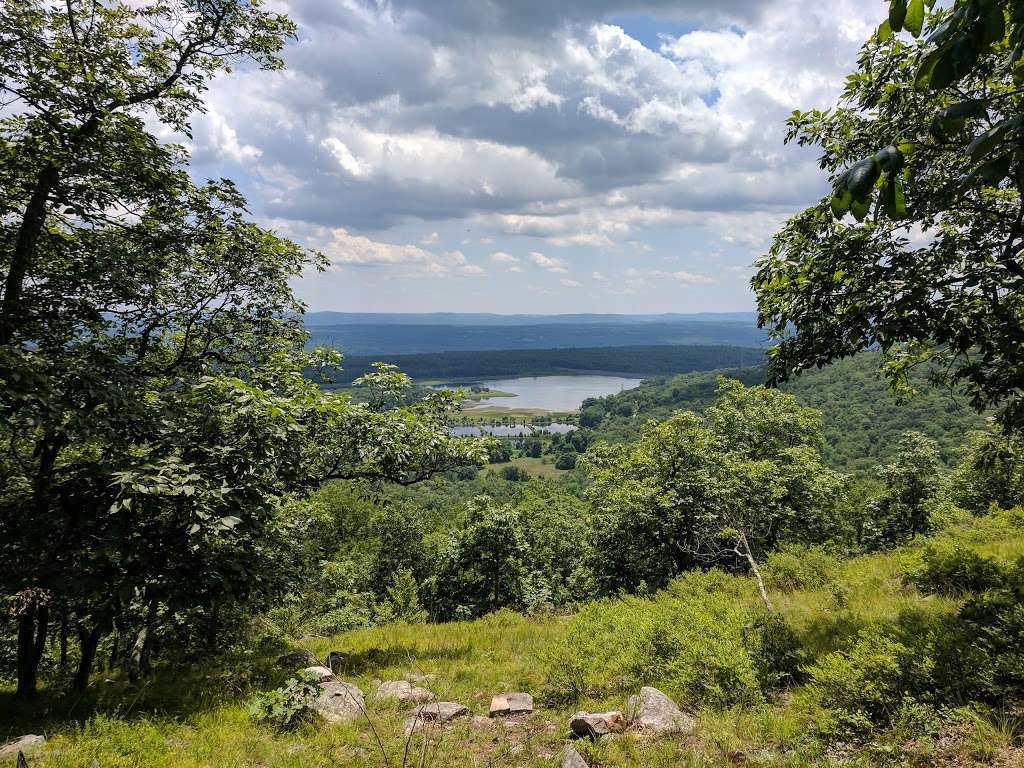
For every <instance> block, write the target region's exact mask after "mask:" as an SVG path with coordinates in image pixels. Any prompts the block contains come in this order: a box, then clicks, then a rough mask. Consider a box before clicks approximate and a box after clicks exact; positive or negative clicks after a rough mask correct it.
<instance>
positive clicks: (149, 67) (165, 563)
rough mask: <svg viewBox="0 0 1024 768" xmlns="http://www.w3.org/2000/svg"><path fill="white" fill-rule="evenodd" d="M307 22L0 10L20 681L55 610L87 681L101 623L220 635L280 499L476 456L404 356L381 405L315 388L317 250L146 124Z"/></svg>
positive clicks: (2, 584) (6, 463)
mask: <svg viewBox="0 0 1024 768" xmlns="http://www.w3.org/2000/svg"><path fill="white" fill-rule="evenodd" d="M292 31H293V27H292V25H291V23H290V22H289V21H288V20H287V19H285V18H284V17H281V16H279V15H276V14H272V13H267V12H265V11H263V10H262V9H261V6H260V5H259V3H258V2H240V1H236V0H194V1H190V2H186V3H183V4H165V3H162V2H159V3H151V4H133V5H131V6H128V5H124V4H118V3H99V2H89V1H88V0H83V1H81V2H76V1H75V0H69V2H67V3H65V4H64V5H62V6H60V7H58V6H55V5H51V4H47V3H43V2H31V1H29V0H16V1H15V2H10V3H5V4H4V5H3V7H2V8H0V50H2V51H3V52H4V55H3V56H2V57H0V92H3V93H4V94H6V95H7V97H9V98H8V101H10V99H11V98H13V99H15V100H16V101H15V102H14V104H15V105H14V107H13V111H9V112H8V113H7V114H8V116H7V117H5V118H3V119H2V120H0V267H2V270H3V288H2V290H3V295H2V301H0V413H2V419H0V445H2V446H3V452H2V454H0V486H2V488H3V491H2V492H0V594H3V595H4V596H13V597H14V599H13V600H12V601H11V603H12V608H13V610H14V612H15V614H16V618H17V622H18V627H19V662H20V663H19V669H18V677H19V680H18V683H19V684H18V692H19V695H21V696H26V697H27V696H31V695H32V694H33V693H34V691H35V677H36V668H37V667H38V662H39V657H40V655H41V654H40V653H39V652H38V648H40V647H42V645H43V644H44V643H45V639H46V637H47V633H48V632H49V617H50V614H51V612H52V613H54V614H59V615H60V616H62V617H64V618H63V619H62V623H63V624H64V626H63V629H66V628H67V625H68V624H70V625H71V626H73V627H74V628H75V629H76V630H77V634H78V636H79V644H80V650H81V654H80V656H81V663H80V665H79V669H78V672H77V674H76V676H75V684H76V686H78V687H84V686H85V684H86V683H87V681H88V676H89V671H90V667H91V662H92V655H93V654H94V653H95V650H96V647H97V644H98V642H99V640H100V639H101V638H102V636H103V635H105V634H107V633H109V632H111V631H116V632H117V633H118V634H119V635H123V636H124V637H125V640H126V641H127V642H128V644H129V646H130V647H132V648H133V649H134V648H135V647H138V649H139V652H138V654H135V653H134V652H133V653H132V658H133V660H134V661H138V662H139V665H140V666H141V664H142V661H143V660H144V658H145V648H146V642H147V638H148V636H149V635H150V634H151V631H152V629H153V627H154V625H155V624H156V623H159V622H161V621H165V620H168V619H169V618H170V617H177V618H180V619H183V620H189V621H192V622H193V623H201V624H202V625H203V626H205V627H206V629H207V631H208V636H209V639H210V640H211V641H212V639H213V638H214V637H215V636H216V632H217V630H218V628H219V624H220V621H221V619H220V617H221V616H222V611H223V610H226V609H227V608H229V607H230V606H232V605H237V604H239V603H241V602H245V603H246V604H248V605H251V606H252V607H259V606H260V605H261V604H265V603H266V601H268V600H269V599H270V597H271V596H273V595H274V594H275V593H276V591H278V590H280V589H281V588H282V584H283V581H284V580H285V579H286V577H287V573H286V568H287V565H288V562H289V557H288V556H287V553H288V552H289V546H290V542H291V541H292V540H293V539H294V530H295V526H296V525H297V524H298V522H299V521H297V520H295V519H293V518H292V517H291V516H290V514H289V513H290V510H291V509H292V506H291V505H289V503H288V502H289V501H290V500H292V499H294V498H299V497H302V496H303V495H305V494H307V493H308V492H309V491H311V490H313V489H315V488H317V487H318V486H319V485H320V484H322V483H324V482H327V481H329V480H332V479H361V480H366V481H369V482H377V481H392V482H397V483H401V484H403V485H406V484H411V483H415V482H418V481H420V480H423V479H425V478H428V477H431V476H433V475H435V474H437V473H439V472H444V471H448V470H451V469H454V468H457V467H460V466H463V465H465V464H473V463H480V462H482V461H483V459H484V457H485V454H486V447H485V445H484V444H483V443H481V442H480V441H478V440H468V441H462V440H458V439H455V438H452V437H451V436H449V432H448V419H449V418H450V416H451V414H452V413H453V412H454V410H455V409H456V407H457V400H456V397H455V396H454V395H453V394H452V393H444V392H438V393H431V394H429V395H428V396H427V397H425V398H423V399H421V400H419V401H417V402H415V403H413V404H407V403H408V400H409V398H408V397H407V393H408V389H409V380H408V377H405V376H404V375H402V374H400V373H399V372H397V371H395V370H394V369H392V368H389V367H387V366H382V367H381V368H379V369H378V370H377V371H376V372H373V373H371V374H369V375H368V376H366V377H364V378H363V379H362V384H363V385H364V386H365V387H366V388H367V389H368V390H369V391H371V392H374V393H375V394H374V398H373V400H372V402H370V403H364V404H359V403H354V402H352V401H351V400H350V399H349V397H348V396H347V395H345V394H343V393H330V392H324V391H323V390H322V389H321V388H320V386H319V385H318V382H317V381H314V380H313V378H315V377H318V376H322V377H328V376H330V374H331V372H332V371H333V370H334V369H336V367H337V364H338V362H339V359H340V358H339V357H338V356H337V355H336V354H334V353H330V352H326V351H313V352H308V351H306V350H305V349H304V345H305V341H306V338H307V336H306V334H305V332H304V331H303V328H302V310H303V306H302V304H301V303H300V302H299V301H298V300H297V299H296V298H295V296H294V295H293V294H292V291H291V289H290V287H289V280H291V279H293V278H294V277H296V276H297V275H299V274H300V273H301V272H302V270H303V269H308V268H312V269H316V268H317V267H318V266H320V265H321V263H322V260H321V258H320V257H319V256H318V255H317V254H312V253H309V252H307V251H305V250H304V249H303V248H301V247H299V246H298V245H296V244H294V243H291V242H289V241H287V240H285V239H283V238H280V237H277V236H276V235H275V234H274V233H272V232H269V231H267V230H265V229H262V228H260V227H258V226H256V225H255V224H253V223H252V222H250V221H248V220H247V214H246V211H245V201H244V200H243V199H242V197H241V195H239V193H238V192H237V190H236V189H235V188H234V186H233V185H232V184H231V183H230V182H227V181H218V182H211V183H208V184H205V185H203V186H196V185H194V184H193V183H192V182H191V181H190V180H189V177H188V174H187V169H186V168H185V167H184V165H183V159H184V155H183V153H182V152H181V151H180V149H178V148H175V147H173V146H168V145H164V144H161V143H159V141H158V140H157V139H156V137H155V136H153V135H152V134H151V133H149V132H148V131H147V130H146V126H145V120H146V119H152V120H157V121H162V122H163V123H164V124H165V125H166V126H167V127H169V128H172V129H177V130H182V131H186V132H187V127H188V126H187V119H188V116H189V113H190V112H191V111H194V110H196V109H201V108H202V102H201V98H200V97H201V92H202V90H203V88H204V87H205V83H206V82H207V81H208V79H209V78H210V77H212V76H213V75H214V74H215V73H217V72H218V71H222V70H224V69H225V68H227V67H228V66H229V65H230V64H231V62H233V61H235V60H239V59H249V60H252V61H254V62H255V63H256V64H257V65H258V66H262V67H276V66H279V64H280V61H279V59H278V58H277V56H276V54H277V51H278V50H279V49H280V47H281V46H282V45H283V42H284V40H285V38H286V37H287V36H288V35H290V34H292ZM9 106H10V105H9ZM304 374H305V375H304ZM200 619H201V621H199V620H200ZM129 636H130V638H131V639H129ZM134 661H133V663H134Z"/></svg>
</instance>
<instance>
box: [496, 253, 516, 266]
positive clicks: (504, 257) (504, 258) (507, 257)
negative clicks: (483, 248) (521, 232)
mask: <svg viewBox="0 0 1024 768" xmlns="http://www.w3.org/2000/svg"><path fill="white" fill-rule="evenodd" d="M491 261H493V262H494V263H496V264H515V263H517V262H518V261H519V257H518V256H513V255H512V254H510V253H505V252H504V251H495V252H494V253H492V254H491Z"/></svg>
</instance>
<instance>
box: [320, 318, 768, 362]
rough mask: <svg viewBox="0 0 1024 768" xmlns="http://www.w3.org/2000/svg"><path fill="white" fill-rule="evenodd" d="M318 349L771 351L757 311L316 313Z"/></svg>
mask: <svg viewBox="0 0 1024 768" xmlns="http://www.w3.org/2000/svg"><path fill="white" fill-rule="evenodd" d="M305 321H306V328H307V330H308V331H309V332H310V336H311V338H310V344H311V345H312V346H325V347H333V348H335V349H338V350H341V351H342V352H344V353H346V354H348V355H380V356H385V355H409V354H425V353H437V352H468V351H480V350H485V351H497V350H513V349H515V350H524V349H555V348H562V349H564V348H570V347H574V348H595V347H629V346H662V345H668V346H719V345H721V346H735V347H762V348H763V347H765V346H767V345H768V337H767V334H766V333H765V332H764V331H763V330H761V329H759V328H758V327H757V323H756V319H755V316H754V315H753V313H725V314H721V315H715V314H701V315H597V314H595V315H487V314H457V313H437V314H429V315H426V314H410V315H403V314H380V315H376V314H366V313H341V312H326V313H324V312H314V313H310V314H309V315H307V316H306V318H305Z"/></svg>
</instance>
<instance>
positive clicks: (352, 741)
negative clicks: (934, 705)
mask: <svg viewBox="0 0 1024 768" xmlns="http://www.w3.org/2000/svg"><path fill="white" fill-rule="evenodd" d="M1022 522H1024V512H1018V513H1017V514H1016V515H1013V516H1009V515H1004V516H1001V517H995V518H991V519H985V520H982V521H971V522H969V523H964V524H961V525H959V526H955V527H952V528H950V529H947V530H946V531H945V532H943V533H941V534H940V535H939V538H944V539H947V540H948V539H953V540H956V541H958V542H960V543H962V544H966V545H968V546H971V547H972V548H974V549H976V550H978V551H979V552H982V553H983V554H986V555H989V556H995V557H998V558H1000V559H1003V560H1011V559H1014V558H1016V557H1018V556H1020V555H1021V554H1024V525H1022ZM904 556H905V555H904V553H901V552H895V553H889V554H883V555H871V556H864V557H858V558H854V559H851V560H848V561H846V562H845V563H843V564H842V565H841V567H840V569H839V572H838V573H837V574H836V575H835V576H834V578H833V579H832V583H831V585H828V586H826V585H821V586H820V587H818V588H816V589H804V590H799V591H793V592H781V591H778V590H777V591H776V594H775V596H776V600H777V602H778V604H779V608H780V610H781V611H782V612H783V613H784V614H785V615H786V617H787V619H788V620H789V621H790V622H791V623H792V624H793V625H794V626H795V627H796V628H797V629H798V631H799V632H800V634H801V637H802V639H803V643H804V646H805V648H806V649H807V650H808V652H809V653H810V654H811V655H812V657H813V656H817V655H820V654H822V653H826V652H829V651H831V650H834V649H836V648H837V647H841V646H842V645H844V644H845V643H846V642H848V641H849V640H850V638H852V637H853V636H854V635H855V634H856V632H857V631H858V630H859V629H860V628H862V627H863V626H866V625H867V624H877V623H882V624H885V623H889V622H893V621H896V620H897V619H898V618H899V617H900V616H901V615H902V614H905V613H907V612H910V611H916V612H922V613H926V614H928V615H933V616H934V615H937V614H941V613H944V612H949V611H953V610H954V609H955V607H956V603H955V602H954V601H952V600H950V599H945V598H939V597H935V596H925V595H921V594H919V593H918V592H917V591H916V590H914V589H913V588H911V587H907V586H904V585H903V583H902V581H901V579H900V562H901V558H902V557H904ZM736 578H737V579H740V580H741V581H742V582H743V583H744V584H745V585H746V588H745V594H747V595H748V596H749V600H750V604H751V605H754V604H755V603H756V601H757V598H756V593H755V592H754V588H753V585H752V583H751V582H750V580H749V579H747V578H745V577H736ZM834 585H840V586H841V588H843V589H844V590H845V594H846V600H845V603H844V605H843V606H837V603H836V598H835V589H836V587H835V586H834ZM568 627H569V622H568V620H567V619H565V618H560V617H546V618H545V617H540V618H537V617H535V618H526V617H522V616H518V615H515V614H512V613H508V612H503V613H499V614H496V615H493V616H490V617H487V618H485V619H482V620H479V621H474V622H463V623H452V624H445V625H428V626H386V627H378V628H373V629H368V630H360V631H355V632H350V633H347V634H345V635H341V636H338V637H334V638H329V639H328V638H320V639H306V640H304V641H302V643H301V644H302V645H303V646H305V647H307V648H309V649H310V650H313V651H314V652H316V653H317V655H318V656H321V657H322V656H325V655H326V654H327V652H328V651H332V650H333V651H341V652H343V653H345V654H346V656H347V663H346V667H347V668H346V671H345V673H344V676H345V678H346V679H348V680H351V681H353V682H355V683H357V684H358V685H359V686H360V687H361V688H362V689H363V690H364V691H367V692H369V691H372V690H373V688H374V686H375V684H376V681H378V680H382V679H383V680H386V679H398V678H401V677H403V676H406V675H410V674H432V675H436V679H435V680H433V681H432V682H429V683H427V685H429V686H430V687H431V688H432V689H433V690H434V691H435V692H436V693H437V694H438V695H439V697H440V698H441V699H443V700H454V701H459V702H462V703H464V704H466V705H467V706H469V707H470V708H471V709H472V710H473V712H474V713H476V714H486V711H487V706H488V702H489V699H490V695H491V694H492V693H498V692H502V691H511V690H526V691H534V692H537V691H540V690H541V688H542V685H543V682H544V659H545V655H546V654H547V653H548V652H549V650H550V649H552V648H553V646H554V645H556V644H557V643H558V642H559V640H560V639H561V638H562V637H563V636H564V635H565V633H566V632H567V630H568ZM236 661H237V662H238V669H239V670H242V669H244V670H247V671H245V672H242V671H238V670H235V671H232V670H229V669H227V668H223V667H221V668H216V667H213V666H210V667H198V668H192V669H189V668H184V669H178V670H164V671H163V673H162V674H159V675H157V676H156V678H155V679H153V680H152V681H150V682H149V683H147V684H146V685H145V686H143V687H142V688H141V689H138V690H133V689H131V688H130V687H128V686H127V685H126V684H125V683H124V682H123V681H120V680H114V681H110V682H103V681H102V676H100V678H101V679H100V680H99V681H97V683H96V684H95V685H94V687H93V690H92V691H91V693H90V694H89V696H88V697H87V698H85V699H83V700H81V701H75V700H74V699H72V698H70V697H67V698H62V697H60V696H58V695H56V694H50V695H48V696H46V697H44V699H43V701H42V703H41V704H40V706H39V708H37V710H36V711H34V712H26V711H23V710H21V711H19V709H18V708H16V706H15V705H14V702H13V701H12V700H11V698H10V692H9V691H6V692H4V693H3V694H0V723H3V729H2V735H3V736H5V737H6V736H7V734H18V733H26V732H39V731H40V730H43V728H45V730H46V732H47V734H48V736H50V743H49V746H48V747H47V749H46V750H45V751H44V752H43V753H40V754H39V755H37V756H36V757H35V758H34V759H33V760H32V761H31V765H32V766H33V768H35V767H37V766H38V767H39V768H51V767H54V766H61V767H62V768H63V767H66V768H72V766H74V767H75V768H79V767H80V766H85V765H88V764H89V761H90V760H91V759H92V758H94V757H95V758H96V759H97V760H98V762H99V765H100V766H101V767H102V768H120V767H121V766H125V767H127V766H146V767H147V768H157V767H162V766H183V767H185V768H191V767H193V766H195V767H197V768H198V766H254V767H256V766H259V767H266V768H270V767H272V766H273V767H284V766H290V767H294V768H298V767H299V766H321V765H323V766H327V765H330V766H383V765H385V763H384V761H383V759H382V756H381V752H380V747H378V745H377V737H376V736H375V735H374V731H373V730H372V729H371V728H370V727H369V726H368V724H367V723H366V722H365V721H363V722H356V723H352V724H348V725H340V726H319V725H306V726H303V727H302V728H301V729H300V730H299V731H298V732H296V733H291V734H274V733H272V732H271V731H269V730H268V729H266V728H265V727H261V726H258V725H255V724H253V723H252V721H251V720H250V718H249V716H248V714H247V712H246V708H245V703H244V702H245V699H246V697H247V696H248V695H249V694H250V692H251V690H253V689H262V688H266V687H268V686H272V685H276V684H279V682H280V678H281V674H282V673H280V672H269V671H268V670H269V669H270V668H269V667H267V666H265V664H266V660H265V659H264V660H263V661H262V662H261V661H260V660H255V659H254V660H245V659H241V660H236ZM650 682H652V683H653V684H655V685H657V684H658V681H657V680H652V681H650ZM620 699H621V697H620V696H618V695H616V696H610V697H605V698H603V699H592V700H583V701H581V702H579V705H580V706H581V707H582V708H587V709H590V710H591V711H594V710H597V709H603V708H606V707H616V708H621V707H622V706H623V705H624V702H623V701H621V700H620ZM369 706H370V716H371V717H372V719H373V721H374V723H375V726H376V732H377V734H378V735H379V737H380V740H381V742H382V743H383V745H384V749H385V750H386V751H387V752H388V754H389V764H390V765H391V766H400V765H402V754H403V752H404V740H403V738H402V733H401V731H402V721H403V717H404V714H403V712H402V711H400V710H399V709H398V708H395V707H380V706H377V705H374V704H373V703H372V700H371V701H370V705H369ZM572 711H573V707H571V706H564V707H558V708H554V709H547V708H544V707H543V706H541V707H540V708H539V709H538V711H537V712H536V713H535V714H534V715H533V716H532V717H531V718H529V719H527V720H525V721H523V722H521V723H519V724H516V725H514V726H508V727H505V726H502V725H494V726H492V727H491V728H481V727H479V726H474V725H473V724H471V723H470V722H469V721H468V720H463V721H460V722H458V723H457V724H456V725H454V726H453V727H451V728H449V729H446V730H444V731H442V732H434V733H431V734H430V741H429V742H428V743H427V744H426V746H427V755H428V756H427V760H426V762H425V765H431V766H444V767H448V766H453V767H454V766H484V765H491V764H494V765H517V766H550V765H552V764H555V763H554V762H553V758H554V757H555V756H556V755H557V754H558V752H559V751H560V749H561V748H562V745H563V744H564V733H565V730H566V722H567V718H568V717H569V715H570V714H571V712H572ZM697 716H698V721H699V729H698V733H697V735H696V736H695V737H691V738H663V739H650V738H642V737H638V736H634V735H627V736H624V737H621V738H613V739H610V740H607V741H605V742H602V743H600V744H598V745H594V746H590V745H581V749H583V751H585V752H587V753H589V756H590V757H591V758H592V759H593V760H596V761H597V762H598V763H599V764H600V765H610V766H647V767H651V768H659V767H663V768H668V766H680V765H684V766H686V765H688V766H727V765H731V764H733V759H734V758H735V755H736V754H737V752H738V751H739V752H742V753H744V754H745V755H746V756H747V757H748V764H750V765H773V766H780V765H781V766H793V767H796V766H826V765H836V763H834V762H831V761H830V759H829V755H828V753H827V752H826V750H825V748H824V746H823V745H821V744H820V743H818V742H817V741H816V740H815V739H814V738H812V737H811V736H810V734H811V733H812V732H813V724H814V722H815V713H814V711H813V710H809V709H808V708H807V705H806V697H803V696H802V691H801V690H800V689H797V690H796V691H793V692H791V693H790V694H788V695H785V696H782V697H780V698H779V699H777V700H776V701H773V702H770V703H768V704H765V705H762V706H757V707H745V708H744V707H736V708H732V709H729V710H716V709H704V710H700V711H698V712H697ZM978 739H981V740H986V739H987V742H986V744H985V745H983V746H986V747H991V746H993V741H995V742H998V741H999V739H998V735H993V734H992V733H988V734H987V735H985V734H981V735H977V734H976V737H975V740H976V741H977V740H978ZM423 744H424V742H423V741H422V740H421V739H420V738H417V740H416V741H415V742H414V743H413V744H412V745H411V746H412V747H413V748H414V749H415V751H416V754H415V759H413V760H412V761H411V762H410V763H409V764H410V765H418V764H419V762H418V760H419V756H420V752H419V750H420V749H421V748H422V746H423ZM994 746H996V747H998V746H1000V745H999V744H998V743H995V744H994ZM926 747H927V748H926ZM913 748H914V749H917V750H922V749H924V750H925V751H926V752H927V751H928V750H932V751H931V752H929V753H928V754H927V755H920V756H919V757H921V758H922V759H924V758H926V761H925V762H918V763H912V762H908V763H906V764H907V765H911V764H928V765H949V766H953V765H971V764H972V761H973V760H975V759H977V758H978V756H979V755H980V754H982V752H984V750H982V752H978V753H977V754H974V755H973V756H972V755H971V754H968V753H964V752H963V749H968V751H969V748H968V747H957V749H959V750H961V751H959V752H955V753H952V756H947V757H948V759H946V758H943V757H942V754H940V753H935V747H934V745H932V746H927V745H924V746H922V745H920V744H917V745H914V746H913ZM975 748H976V749H977V745H975ZM940 752H941V750H940ZM1003 754H1004V757H1005V758H1006V759H1007V760H1008V761H1009V762H1004V763H1000V762H999V760H995V761H994V762H989V761H986V762H985V764H996V765H998V764H1003V765H1012V764H1017V763H1014V762H1012V761H1014V760H1017V759H1021V758H1022V757H1024V755H1022V754H1021V753H1020V752H1013V751H1007V750H1006V749H1005V748H1004V750H1003ZM961 760H963V761H964V762H959V761H961ZM875 764H877V761H875V759H874V758H873V757H872V756H871V755H869V754H853V755H851V756H850V760H849V761H848V762H844V763H843V765H846V766H857V767H858V768H867V766H870V765H875Z"/></svg>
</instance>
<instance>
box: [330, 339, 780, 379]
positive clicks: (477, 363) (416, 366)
mask: <svg viewBox="0 0 1024 768" xmlns="http://www.w3.org/2000/svg"><path fill="white" fill-rule="evenodd" d="M763 359H764V352H763V351H762V350H760V349H754V348H750V347H729V346H668V345H662V346H642V347H589V348H578V347H569V348H563V349H508V350H500V351H484V352H480V351H470V352H437V353H431V354H422V355H387V354H374V355H350V356H346V357H345V359H344V361H343V363H342V365H343V370H342V373H341V375H340V377H339V378H338V382H339V383H341V384H345V383H349V382H351V381H352V380H353V379H356V378H358V377H359V376H363V375H365V374H367V373H369V372H370V371H371V370H373V368H372V365H373V363H375V362H386V363H392V364H393V365H397V366H398V367H399V368H401V369H402V371H403V372H405V373H406V374H408V375H409V376H411V377H412V378H413V379H414V380H426V381H446V382H469V381H473V380H475V379H487V378H501V377H512V376H556V375H565V374H574V373H608V374H622V375H629V374H632V375H639V376H654V375H666V374H671V373H685V372H687V371H707V370H711V369H713V368H728V367H731V366H742V365H750V364H754V363H756V362H758V361H760V360H763Z"/></svg>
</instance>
